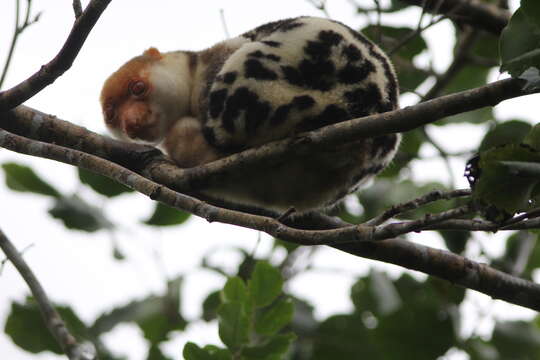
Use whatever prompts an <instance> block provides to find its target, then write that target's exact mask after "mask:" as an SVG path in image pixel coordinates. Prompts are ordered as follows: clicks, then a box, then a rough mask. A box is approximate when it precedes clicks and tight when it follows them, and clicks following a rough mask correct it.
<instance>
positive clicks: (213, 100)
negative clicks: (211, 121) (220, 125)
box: [208, 89, 227, 118]
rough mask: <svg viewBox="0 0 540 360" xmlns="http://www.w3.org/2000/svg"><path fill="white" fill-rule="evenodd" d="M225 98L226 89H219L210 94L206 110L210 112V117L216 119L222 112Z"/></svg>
mask: <svg viewBox="0 0 540 360" xmlns="http://www.w3.org/2000/svg"><path fill="white" fill-rule="evenodd" d="M226 98H227V89H221V90H216V91H212V92H211V93H210V101H209V104H208V108H209V110H210V117H213V118H215V117H218V116H219V114H221V112H222V111H223V108H224V105H225V99H226Z"/></svg>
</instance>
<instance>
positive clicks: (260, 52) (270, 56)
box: [248, 50, 281, 61]
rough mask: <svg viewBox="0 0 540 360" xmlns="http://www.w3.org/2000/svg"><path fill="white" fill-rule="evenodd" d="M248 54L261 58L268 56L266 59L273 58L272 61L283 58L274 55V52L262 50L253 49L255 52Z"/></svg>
mask: <svg viewBox="0 0 540 360" xmlns="http://www.w3.org/2000/svg"><path fill="white" fill-rule="evenodd" d="M248 56H251V57H255V58H259V59H262V58H266V59H268V60H272V61H279V60H281V58H280V57H279V56H277V55H274V54H265V53H263V52H262V51H261V50H257V51H253V52H251V53H249V54H248Z"/></svg>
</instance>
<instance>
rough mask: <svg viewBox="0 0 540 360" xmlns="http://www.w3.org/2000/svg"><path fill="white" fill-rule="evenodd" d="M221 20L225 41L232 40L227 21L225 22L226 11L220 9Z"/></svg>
mask: <svg viewBox="0 0 540 360" xmlns="http://www.w3.org/2000/svg"><path fill="white" fill-rule="evenodd" d="M219 18H220V19H221V26H222V27H223V32H224V33H225V39H230V38H231V35H230V33H229V28H228V26H227V21H226V20H225V11H224V10H223V9H219Z"/></svg>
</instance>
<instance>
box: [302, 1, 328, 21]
mask: <svg viewBox="0 0 540 360" xmlns="http://www.w3.org/2000/svg"><path fill="white" fill-rule="evenodd" d="M307 2H309V3H310V4H311V5H313V6H314V7H315V8H316V9H317V10H320V11H322V12H323V14H324V16H326V17H327V18H328V19H330V14H329V13H328V10H327V9H326V0H307Z"/></svg>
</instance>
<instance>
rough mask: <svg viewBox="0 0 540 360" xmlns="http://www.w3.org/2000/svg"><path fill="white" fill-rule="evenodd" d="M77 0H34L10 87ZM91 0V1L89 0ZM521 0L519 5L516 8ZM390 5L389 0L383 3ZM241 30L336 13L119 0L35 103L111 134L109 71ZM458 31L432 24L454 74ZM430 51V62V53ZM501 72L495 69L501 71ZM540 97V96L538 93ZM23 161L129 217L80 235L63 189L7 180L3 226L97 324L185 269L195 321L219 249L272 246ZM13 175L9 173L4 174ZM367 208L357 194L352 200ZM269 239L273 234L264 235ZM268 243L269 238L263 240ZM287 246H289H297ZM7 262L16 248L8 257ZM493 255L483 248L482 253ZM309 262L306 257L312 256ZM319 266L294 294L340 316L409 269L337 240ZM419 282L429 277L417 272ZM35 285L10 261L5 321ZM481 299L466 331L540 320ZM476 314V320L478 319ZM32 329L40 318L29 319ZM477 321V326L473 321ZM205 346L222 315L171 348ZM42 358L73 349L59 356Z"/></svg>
mask: <svg viewBox="0 0 540 360" xmlns="http://www.w3.org/2000/svg"><path fill="white" fill-rule="evenodd" d="M357 2H358V3H362V4H372V2H371V0H365V1H364V0H357ZM21 3H23V4H24V3H25V2H24V1H21ZM71 3H72V2H71V1H44V0H34V1H33V14H37V13H38V12H42V15H41V17H40V20H39V22H38V23H36V24H34V25H32V26H31V27H30V28H28V29H27V30H26V31H25V32H24V33H23V34H22V36H21V37H20V39H19V42H18V44H17V48H16V51H15V55H14V59H13V62H12V67H11V69H10V71H9V73H8V77H7V82H6V84H5V85H4V88H8V87H11V86H13V85H15V84H17V83H18V82H20V81H22V80H24V79H25V78H27V77H28V76H30V75H31V74H32V73H34V72H35V71H36V70H38V69H39V67H40V66H41V65H42V64H45V63H47V62H48V61H50V59H52V58H53V57H54V56H55V55H56V54H57V52H58V50H59V49H60V47H61V46H62V44H63V42H64V40H65V38H66V37H67V35H68V33H69V31H70V29H71V26H72V23H73V20H74V15H73V10H72V7H71ZM83 3H84V4H86V2H85V1H84V2H83ZM515 3H516V2H515V1H514V3H513V4H514V6H515ZM14 4H15V1H9V0H4V1H1V2H0V64H2V65H3V63H4V59H5V56H6V54H7V49H8V46H9V42H10V39H11V34H12V31H13V26H14V13H15V6H14ZM383 4H384V2H383ZM220 10H223V14H224V19H225V22H226V27H227V30H228V32H229V33H230V35H231V36H235V35H238V34H240V33H243V32H244V31H247V30H250V29H252V28H254V27H256V26H258V25H261V24H263V23H266V22H269V21H273V20H277V19H281V18H287V17H294V16H299V15H315V16H324V14H322V13H321V12H320V11H318V10H316V9H315V8H314V7H313V6H312V5H311V4H310V3H309V2H308V1H304V0H289V1H284V0H283V1H282V0H275V1H258V0H257V1H245V0H243V1H242V0H229V1H211V0H198V1H189V2H187V1H171V0H169V1H166V0H161V1H152V2H150V1H143V0H130V1H127V0H116V1H112V3H111V4H110V5H109V7H108V8H107V9H106V11H105V13H104V14H103V15H102V17H101V19H100V20H99V21H98V23H97V25H96V26H95V28H94V29H93V31H92V32H91V34H90V36H89V38H88V40H87V41H86V43H85V45H84V47H83V49H82V51H81V52H80V54H79V56H78V58H77V59H76V61H75V63H74V64H73V66H72V68H71V69H70V70H69V71H68V72H67V73H66V74H65V75H64V76H62V77H60V78H59V79H58V80H56V82H55V83H54V84H53V85H51V86H49V87H47V88H46V89H45V90H43V91H42V92H41V93H39V94H38V95H36V96H35V97H34V98H32V99H30V100H29V101H28V102H27V105H29V106H32V107H35V108H37V109H39V110H41V111H43V112H46V113H50V114H54V115H56V116H58V117H59V118H61V119H64V120H69V121H71V122H73V123H76V124H78V125H82V126H85V127H87V128H89V129H90V130H92V131H96V132H99V133H106V130H105V127H104V126H103V123H102V117H101V111H100V108H99V103H98V96H99V92H100V89H101V86H102V83H103V81H104V80H105V78H106V77H107V76H108V75H110V73H112V72H113V71H114V70H116V69H117V68H118V67H119V66H120V65H121V64H123V63H124V62H125V61H126V60H128V59H129V58H131V57H133V56H135V55H138V54H140V53H142V52H143V51H144V50H145V49H147V48H148V47H150V46H155V47H157V48H158V49H159V50H161V51H172V50H179V49H182V50H200V49H203V48H206V47H209V46H211V45H212V44H214V43H216V42H218V41H221V40H224V39H225V38H226V35H225V30H224V26H223V21H222V18H221V16H220ZM328 13H329V15H330V16H331V17H332V18H334V19H336V20H339V21H341V22H343V23H346V24H348V25H349V26H351V27H353V28H360V27H361V26H362V25H364V24H365V19H363V18H362V17H359V16H355V12H354V8H353V6H352V5H351V1H347V0H332V1H330V2H329V4H328ZM418 14H419V12H418V11H410V12H408V13H407V14H405V15H404V16H403V17H400V18H399V19H395V22H396V24H407V23H408V24H411V23H412V24H415V22H416V21H417V19H418ZM451 34H452V29H451V26H450V25H449V24H448V23H444V22H443V23H441V24H440V25H437V26H435V27H433V28H432V29H430V30H429V31H428V32H427V33H426V35H427V40H428V42H429V43H430V46H431V48H432V49H433V52H434V54H435V59H434V64H435V68H436V69H438V70H440V71H442V70H444V69H445V67H446V66H447V65H448V61H449V59H450V58H451V56H450V54H451V49H452V46H453V43H452V41H453V37H452V35H451ZM426 59H427V57H426V58H424V59H419V61H420V62H422V61H427V60H426ZM498 78H501V77H500V75H499V74H498V73H493V76H492V80H496V79H498ZM534 96H536V97H537V99H540V98H539V96H538V95H534ZM531 100H532V99H530V98H519V99H515V100H511V101H507V102H505V103H504V104H502V105H500V106H498V107H497V108H496V111H497V112H498V114H500V116H501V117H502V118H503V119H512V118H520V119H526V120H529V121H533V117H532V114H535V113H537V110H536V109H535V108H533V107H532V105H533V104H535V103H536V106H537V104H538V102H537V101H536V102H535V101H534V100H532V101H531ZM415 101H417V98H416V97H415V96H412V95H409V96H404V97H403V98H402V105H407V104H412V103H414V102H415ZM430 131H432V132H433V134H434V136H435V137H436V138H437V139H439V140H440V141H442V142H443V143H444V144H445V145H446V146H447V148H448V149H449V150H450V151H458V150H460V149H464V148H470V147H471V146H470V144H471V143H473V144H477V143H478V141H479V136H480V135H481V134H482V133H483V131H484V129H483V128H482V127H479V126H466V127H464V126H453V127H448V126H446V127H444V129H438V128H435V129H430ZM422 151H423V154H425V155H429V154H430V153H433V150H432V149H429V148H425V149H422ZM7 161H15V162H19V163H22V164H26V165H29V166H31V167H32V168H34V169H35V171H36V172H37V173H38V174H39V175H40V176H42V177H43V178H44V179H46V180H48V181H49V182H50V183H52V184H54V185H55V186H56V187H57V188H60V189H62V191H63V192H64V193H78V194H80V195H81V196H83V197H84V198H86V199H89V200H90V201H92V200H93V201H94V203H96V204H98V206H102V207H103V210H104V212H105V213H106V214H107V215H109V216H111V217H112V218H114V219H115V221H117V222H118V223H119V224H120V228H119V231H117V232H115V233H114V234H111V233H109V232H105V231H101V232H98V233H96V234H87V233H81V232H73V231H70V232H68V231H66V230H65V228H64V226H63V225H62V224H60V223H59V222H57V221H55V220H52V219H51V218H50V217H49V216H48V214H47V209H48V208H49V207H50V206H51V204H52V202H51V200H50V199H48V198H45V197H37V196H33V195H26V194H21V193H15V192H12V191H8V190H6V189H5V187H4V186H3V185H0V228H2V230H3V231H4V232H5V233H6V234H7V235H8V236H9V237H10V238H11V240H12V241H13V242H14V243H15V245H16V246H17V247H18V248H19V249H22V248H24V247H26V246H28V245H31V244H32V247H31V248H30V249H29V250H28V251H27V252H26V253H25V259H26V260H27V262H28V263H29V264H30V266H31V267H32V269H33V270H34V272H35V273H36V274H37V276H38V278H39V279H40V281H41V283H42V285H43V286H44V288H45V289H46V291H47V293H48V295H49V297H50V298H51V299H52V300H54V301H55V302H58V303H65V304H69V305H71V306H72V307H73V308H74V310H75V311H76V312H77V313H78V315H79V316H80V317H81V318H82V319H84V320H87V321H89V322H90V321H93V320H94V319H95V317H96V316H97V315H98V314H100V313H102V312H103V311H105V310H107V309H111V308H113V307H115V306H120V305H122V304H125V303H126V302H127V301H130V300H133V299H137V298H143V297H145V296H148V294H151V293H156V294H159V293H162V292H163V291H164V289H165V279H166V278H173V277H175V276H178V275H180V274H183V275H184V276H185V281H184V292H183V295H184V296H183V297H182V300H183V301H184V302H183V305H182V312H183V314H184V315H185V316H186V317H187V318H188V319H192V318H195V317H197V316H199V315H200V304H201V302H202V300H203V299H204V298H205V296H206V295H207V294H208V293H209V292H210V291H212V290H215V289H216V288H219V287H221V286H222V285H223V281H224V279H223V278H222V277H220V276H218V275H216V274H214V273H211V272H208V271H201V270H194V268H195V267H196V266H197V265H199V263H200V259H201V257H202V256H203V255H205V254H210V253H211V254H212V256H211V260H212V261H213V262H214V263H215V264H227V265H228V266H230V268H231V269H234V268H235V267H236V264H237V262H238V260H239V256H238V254H237V253H235V252H234V251H231V250H228V249H229V248H230V247H231V246H241V247H243V248H246V249H248V251H254V252H255V254H261V255H264V254H265V253H267V252H268V250H269V248H270V246H271V241H269V238H268V237H267V236H265V235H261V234H258V233H257V232H254V231H251V230H246V229H241V228H238V227H233V226H228V225H221V224H216V223H213V224H207V223H206V222H205V221H204V220H201V219H196V218H192V219H191V220H190V221H189V222H188V223H187V224H185V225H183V226H180V227H178V228H173V229H167V230H159V229H158V230H155V229H149V228H148V227H145V226H141V225H139V224H138V223H139V222H140V221H141V220H144V219H146V218H148V217H149V215H150V214H151V211H152V209H153V206H152V204H151V202H150V201H149V200H148V199H147V198H145V197H144V196H142V195H139V194H131V195H122V196H120V197H119V198H117V199H114V200H110V201H106V202H105V201H103V199H102V198H101V197H99V196H97V195H95V194H94V193H93V192H92V191H90V190H88V189H86V188H85V187H83V186H81V185H80V183H79V181H78V179H77V177H76V172H75V169H74V168H73V167H71V166H67V165H63V164H59V163H56V162H53V161H49V160H44V159H34V158H30V157H28V156H22V155H18V154H15V153H12V152H9V151H7V150H4V149H0V163H3V162H7ZM452 165H453V167H454V168H455V171H456V174H457V177H458V178H459V184H458V185H459V186H460V187H465V186H466V183H465V179H464V178H461V175H462V172H463V168H464V164H463V163H462V162H455V163H453V164H452ZM417 170H418V171H414V172H413V173H414V177H415V179H418V180H430V179H439V180H443V181H445V178H441V176H440V174H445V171H446V170H445V168H444V166H442V165H440V164H436V163H435V162H433V166H429V169H425V168H423V169H417ZM0 182H1V183H3V173H0ZM349 202H350V204H349V205H350V206H351V207H353V208H354V206H355V204H354V200H350V201H349ZM259 237H260V238H261V241H258V239H259ZM476 239H477V244H476V245H474V244H473V245H472V249H470V252H471V254H473V255H474V253H475V249H474V246H476V247H478V248H479V247H480V246H485V247H487V248H488V251H490V252H491V253H493V254H497V253H498V252H500V251H501V249H502V245H503V243H502V241H500V237H497V236H491V237H488V236H486V235H483V234H477V235H476ZM111 240H114V241H115V242H116V243H117V244H118V246H119V248H120V249H121V251H122V252H124V254H125V255H126V257H127V259H126V260H125V261H122V262H119V261H116V260H114V259H113V258H112V248H113V246H112V243H113V241H111ZM414 240H415V241H418V242H420V243H423V244H427V245H430V246H433V247H441V246H442V243H441V241H440V240H439V239H438V238H437V237H435V236H432V235H430V234H428V233H425V232H424V233H421V234H416V235H415V236H414ZM257 244H258V245H257ZM283 255H284V254H277V255H276V256H277V257H279V256H283ZM0 258H2V256H0ZM472 258H473V260H477V261H481V260H482V259H481V258H475V257H474V256H473V257H472ZM299 263H300V264H301V263H302V262H301V259H300V261H299ZM313 264H314V267H315V270H313V271H309V272H307V273H305V274H302V275H301V276H299V277H297V278H295V279H294V280H292V281H291V283H290V284H289V286H290V290H291V291H293V292H295V293H296V294H299V295H300V296H301V297H303V298H305V299H307V300H309V301H311V302H313V303H314V304H315V305H316V309H317V312H316V316H317V317H318V318H324V317H327V316H328V315H330V314H333V313H336V312H343V311H349V310H350V309H351V308H352V307H351V303H350V301H349V295H348V291H349V289H350V285H351V284H352V283H353V282H354V280H355V276H357V275H361V274H365V273H366V272H367V271H368V270H369V268H370V267H373V266H374V267H376V268H379V269H384V270H385V271H387V272H388V273H390V274H391V275H392V276H399V274H400V273H401V269H400V268H398V267H396V266H392V265H386V264H381V263H376V262H373V261H369V260H365V259H361V258H357V257H354V256H351V255H348V254H344V253H341V252H339V251H337V250H332V249H326V248H325V249H322V250H320V251H318V252H317V253H316V255H315V258H314V261H313ZM415 274H416V276H418V277H419V278H423V277H424V276H423V275H422V274H418V273H415ZM27 294H28V290H27V286H26V284H25V283H24V282H23V281H22V279H21V278H20V276H19V274H18V273H16V271H15V270H14V269H13V267H12V266H10V265H7V266H5V268H4V270H3V272H2V274H1V276H0V325H1V326H2V327H3V324H4V322H5V317H6V315H7V313H8V310H9V306H10V303H11V301H13V300H17V301H23V299H24V297H25V296H26V295H27ZM468 297H469V299H470V301H468V302H466V304H465V305H463V306H464V307H465V308H467V307H470V309H471V310H470V311H469V313H470V314H471V317H470V318H468V319H467V323H466V327H465V330H464V331H470V329H471V328H472V327H473V325H471V324H474V327H476V326H478V327H479V328H481V329H482V331H485V332H486V333H489V330H490V326H491V325H492V322H491V321H490V320H489V318H481V317H478V314H476V312H475V311H473V310H474V309H475V307H477V306H482V307H485V308H486V311H487V312H488V313H495V314H497V316H500V317H512V318H515V317H525V318H526V317H530V316H531V315H532V312H530V311H527V310H524V309H521V308H519V307H517V306H510V305H507V304H505V303H502V302H498V301H492V300H491V299H488V298H487V297H486V296H483V295H480V294H476V293H472V292H469V295H468ZM467 324H468V325H467ZM29 326H31V324H30V325H29ZM467 329H469V330H467ZM141 338H142V337H141V334H140V331H139V330H138V329H137V328H136V327H135V326H131V325H121V326H119V327H117V328H116V329H115V330H113V331H112V332H111V333H109V334H108V335H107V336H106V337H105V340H106V341H105V342H106V344H108V345H109V346H110V347H111V348H113V349H117V350H120V351H121V352H122V353H124V354H126V355H127V356H128V358H129V359H135V360H137V359H142V358H143V357H144V354H145V346H143V344H142V343H141V342H140V339H141ZM188 339H189V340H190V341H194V342H197V343H199V344H206V343H218V342H219V339H218V336H217V329H216V327H215V324H210V325H208V324H205V323H202V322H200V323H193V324H191V325H190V326H189V328H188V331H186V332H185V333H182V334H180V335H178V336H177V337H175V338H174V339H173V340H172V341H171V342H169V343H167V344H166V346H165V347H164V348H165V350H166V352H167V353H168V354H170V355H171V356H173V357H174V358H180V356H179V354H180V353H181V349H182V348H183V344H184V343H185V342H186V341H187V340H188ZM32 356H33V355H30V354H28V353H25V352H23V351H21V350H19V349H18V348H17V347H16V346H15V345H13V344H12V342H11V341H10V340H9V339H8V338H6V337H5V336H4V335H3V334H0V357H1V358H5V359H11V360H19V359H21V360H22V359H28V358H34V357H32ZM36 358H38V359H59V358H62V359H63V357H58V356H55V355H52V354H45V355H40V356H38V357H36ZM447 358H448V359H452V360H460V359H466V357H464V356H463V355H462V354H461V355H460V354H453V355H451V356H448V357H447Z"/></svg>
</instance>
